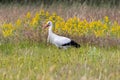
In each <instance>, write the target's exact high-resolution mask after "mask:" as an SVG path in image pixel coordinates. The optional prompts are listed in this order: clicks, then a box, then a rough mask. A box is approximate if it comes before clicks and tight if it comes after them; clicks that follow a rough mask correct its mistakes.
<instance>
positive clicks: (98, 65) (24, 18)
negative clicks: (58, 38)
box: [0, 0, 120, 80]
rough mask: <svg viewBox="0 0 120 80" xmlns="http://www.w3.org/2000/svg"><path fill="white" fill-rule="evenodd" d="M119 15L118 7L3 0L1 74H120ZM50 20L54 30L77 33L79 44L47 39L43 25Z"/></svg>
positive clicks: (6, 79) (13, 78)
mask: <svg viewBox="0 0 120 80" xmlns="http://www.w3.org/2000/svg"><path fill="white" fill-rule="evenodd" d="M2 1H3V2H4V1H7V0H2ZM9 1H10V2H11V1H13V0H9ZM14 1H16V2H18V1H19V0H14ZM21 1H23V2H24V0H21ZM25 1H27V2H28V0H25ZM33 1H36V0H33ZM41 1H46V0H41ZM49 1H50V2H52V1H53V0H49ZM57 1H58V0H56V2H57ZM61 1H63V2H64V1H65V2H67V0H59V2H61ZM70 1H71V2H72V1H73V0H70ZM76 1H77V0H76ZM80 1H82V0H80ZM83 1H86V2H87V1H93V2H94V1H95V0H83ZM99 1H100V0H99ZM101 1H103V2H104V1H105V0H101ZM101 1H100V2H101ZM106 1H107V0H106ZM110 1H112V0H109V2H110ZM114 1H115V2H116V0H114ZM30 2H32V0H31V1H30ZM73 2H74V1H73ZM73 2H72V4H74V3H73ZM86 2H85V3H86ZM96 2H97V1H96ZM5 3H6V2H5ZM21 3H22V2H21ZM68 3H70V2H68ZM68 3H67V4H68ZM118 3H119V1H118ZM118 3H117V4H118ZM38 4H39V3H38ZM51 4H53V3H50V5H51ZM81 4H82V3H81ZM83 4H84V3H83ZM47 5H48V4H47ZM118 16H120V15H119V8H108V7H107V8H103V7H102V8H98V7H97V8H95V7H90V6H86V5H81V6H79V7H78V5H72V6H69V8H68V7H66V6H64V5H62V6H61V4H60V5H57V6H56V5H52V6H49V7H48V6H47V7H46V6H43V5H41V6H35V5H32V6H31V5H23V6H21V5H19V4H14V5H7V6H6V5H0V80H66V79H68V80H120V71H119V70H120V65H119V64H120V45H119V44H120V18H119V17H118ZM49 20H51V21H52V22H53V24H54V29H53V31H54V32H55V33H56V34H59V35H64V36H67V37H70V38H72V39H75V41H77V42H78V43H80V44H81V48H78V49H75V48H72V47H71V48H69V49H67V50H63V49H58V48H56V47H55V46H53V45H50V44H47V43H46V38H47V31H48V30H47V29H43V25H44V24H46V22H47V21H49Z"/></svg>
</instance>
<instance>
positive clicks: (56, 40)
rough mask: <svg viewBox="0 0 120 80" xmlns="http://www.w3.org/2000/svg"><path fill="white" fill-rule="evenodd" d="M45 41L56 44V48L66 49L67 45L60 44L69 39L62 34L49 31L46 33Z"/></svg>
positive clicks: (69, 40) (67, 41)
mask: <svg viewBox="0 0 120 80" xmlns="http://www.w3.org/2000/svg"><path fill="white" fill-rule="evenodd" d="M47 42H50V43H52V44H54V45H56V46H57V47H58V48H64V49H66V48H67V47H69V46H62V45H64V44H66V43H69V42H71V39H69V38H66V37H63V36H58V35H56V34H54V33H53V32H51V31H50V32H49V34H48V39H47Z"/></svg>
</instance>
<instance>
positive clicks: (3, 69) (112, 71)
mask: <svg viewBox="0 0 120 80" xmlns="http://www.w3.org/2000/svg"><path fill="white" fill-rule="evenodd" d="M119 64H120V50H119V49H113V48H109V49H105V48H99V47H94V46H83V45H82V47H81V48H80V49H75V48H71V49H68V50H60V49H57V48H56V47H54V46H50V45H49V46H46V45H45V44H42V43H41V44H40V43H33V44H31V43H27V42H25V43H24V42H23V43H20V44H15V45H13V44H4V45H0V79H1V80H23V79H25V80H26V79H27V80H31V79H32V80H66V79H69V80H78V79H79V80H119V79H120V76H119V74H120V72H119V69H120V65H119Z"/></svg>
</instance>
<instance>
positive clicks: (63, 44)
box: [44, 21, 80, 49]
mask: <svg viewBox="0 0 120 80" xmlns="http://www.w3.org/2000/svg"><path fill="white" fill-rule="evenodd" d="M46 27H49V29H48V38H47V42H50V43H52V44H54V45H55V46H57V47H58V48H63V49H67V48H68V47H70V46H73V47H76V48H79V47H80V45H79V44H78V43H76V42H75V41H73V40H71V39H70V38H67V37H63V36H59V35H57V34H55V33H53V31H52V27H53V24H52V22H51V21H48V22H47V24H46V25H45V26H44V28H46Z"/></svg>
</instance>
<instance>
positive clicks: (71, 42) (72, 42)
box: [62, 40, 80, 48]
mask: <svg viewBox="0 0 120 80" xmlns="http://www.w3.org/2000/svg"><path fill="white" fill-rule="evenodd" d="M67 45H70V46H73V47H76V48H79V47H80V44H78V43H76V42H75V41H73V40H71V41H70V42H69V43H66V44H64V45H62V46H67Z"/></svg>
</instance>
